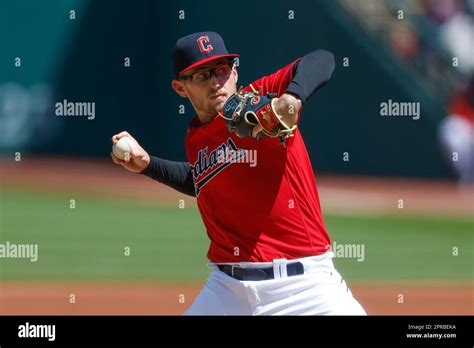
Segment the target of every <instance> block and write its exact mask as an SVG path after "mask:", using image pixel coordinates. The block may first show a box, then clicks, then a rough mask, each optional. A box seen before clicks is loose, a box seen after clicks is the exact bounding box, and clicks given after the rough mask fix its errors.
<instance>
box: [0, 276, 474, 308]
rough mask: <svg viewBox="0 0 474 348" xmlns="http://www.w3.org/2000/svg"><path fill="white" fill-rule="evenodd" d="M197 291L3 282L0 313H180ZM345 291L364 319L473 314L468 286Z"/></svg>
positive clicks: (157, 285) (357, 287)
mask: <svg viewBox="0 0 474 348" xmlns="http://www.w3.org/2000/svg"><path fill="white" fill-rule="evenodd" d="M200 288H201V284H167V283H151V282H150V283H92V282H91V283H85V282H83V283H78V282H70V283H68V282H64V283H54V282H51V283H48V282H43V283H39V282H8V283H3V284H1V285H0V303H1V304H2V305H1V306H0V315H181V314H182V313H183V312H184V311H185V310H186V308H188V306H189V305H190V304H191V303H192V302H193V300H194V298H195V297H196V295H197V294H198V293H199V290H200ZM351 288H352V289H351V290H352V293H353V294H354V296H355V297H356V298H357V299H358V300H359V302H360V303H361V304H362V306H363V307H364V308H365V310H366V311H367V313H368V314H369V315H473V314H474V309H473V303H474V302H473V296H474V295H473V293H474V287H473V286H472V285H468V284H464V285H462V284H458V285H456V286H455V285H450V286H446V285H436V284H431V285H430V284H427V285H416V284H402V283H397V284H377V283H365V284H362V283H359V284H354V285H352V286H351ZM71 294H73V295H74V303H71V299H72V298H73V297H71ZM399 295H403V303H399V300H400V297H399Z"/></svg>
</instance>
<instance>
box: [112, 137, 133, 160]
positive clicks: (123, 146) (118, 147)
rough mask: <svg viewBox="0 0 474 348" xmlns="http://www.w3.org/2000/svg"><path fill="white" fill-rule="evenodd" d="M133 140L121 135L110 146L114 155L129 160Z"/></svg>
mask: <svg viewBox="0 0 474 348" xmlns="http://www.w3.org/2000/svg"><path fill="white" fill-rule="evenodd" d="M133 146H134V144H133V140H132V139H130V138H129V137H123V138H121V139H120V140H119V141H117V142H116V143H115V145H114V146H113V147H112V152H113V153H114V155H115V156H116V157H117V158H118V159H121V160H125V161H128V160H130V152H132V150H133Z"/></svg>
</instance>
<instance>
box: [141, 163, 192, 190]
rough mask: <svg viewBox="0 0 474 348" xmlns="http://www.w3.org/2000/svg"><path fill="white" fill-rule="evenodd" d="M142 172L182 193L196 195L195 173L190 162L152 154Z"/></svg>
mask: <svg viewBox="0 0 474 348" xmlns="http://www.w3.org/2000/svg"><path fill="white" fill-rule="evenodd" d="M140 174H143V175H145V176H148V177H149V178H152V179H153V180H156V181H159V182H161V183H162V184H165V185H167V186H169V187H172V188H174V189H175V190H176V191H179V192H181V193H184V194H187V195H189V196H193V197H195V196H196V193H195V191H194V181H193V173H192V170H191V166H190V165H189V163H188V162H175V161H168V160H165V159H162V158H158V157H154V156H150V164H149V165H148V167H147V168H146V169H145V170H144V171H142V172H141V173H140Z"/></svg>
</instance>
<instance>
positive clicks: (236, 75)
mask: <svg viewBox="0 0 474 348" xmlns="http://www.w3.org/2000/svg"><path fill="white" fill-rule="evenodd" d="M234 72H235V84H237V81H239V72H238V71H237V68H236V67H235V66H234Z"/></svg>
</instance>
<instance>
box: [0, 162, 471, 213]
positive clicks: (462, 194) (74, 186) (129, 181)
mask: <svg viewBox="0 0 474 348" xmlns="http://www.w3.org/2000/svg"><path fill="white" fill-rule="evenodd" d="M0 183H2V185H5V186H11V187H20V188H24V189H28V190H35V189H39V190H48V191H52V192H67V193H81V194H90V195H95V196H100V197H109V198H123V199H137V200H141V201H148V202H154V203H164V204H170V203H175V204H177V202H178V201H179V200H180V199H183V198H185V199H186V203H187V204H188V203H189V204H191V205H195V199H194V198H192V197H190V196H186V195H183V194H180V193H178V192H176V191H174V190H172V189H171V188H169V187H167V186H165V185H161V184H159V183H157V182H153V181H151V179H149V178H147V177H144V176H143V175H137V174H133V173H130V172H127V171H126V170H124V169H123V168H121V167H119V166H117V165H114V164H113V163H112V162H111V161H108V160H97V159H96V160H84V159H68V158H28V157H27V156H26V158H24V159H23V160H22V162H14V161H13V160H12V159H8V160H7V159H5V158H3V159H2V158H0ZM317 183H318V190H319V195H320V200H321V205H322V209H323V213H343V214H359V213H370V214H378V213H379V214H384V213H392V214H393V213H395V214H431V215H447V216H472V215H474V199H473V197H474V187H462V188H461V187H459V186H458V185H457V184H456V183H455V182H451V181H435V180H430V181H427V180H413V179H399V178H373V177H360V176H359V177H358V176H350V177H346V176H341V175H324V174H318V175H317ZM399 200H403V209H399V208H398V205H399Z"/></svg>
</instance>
